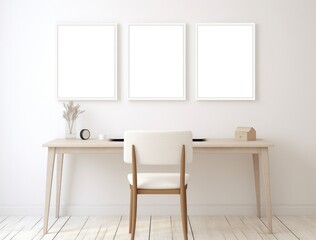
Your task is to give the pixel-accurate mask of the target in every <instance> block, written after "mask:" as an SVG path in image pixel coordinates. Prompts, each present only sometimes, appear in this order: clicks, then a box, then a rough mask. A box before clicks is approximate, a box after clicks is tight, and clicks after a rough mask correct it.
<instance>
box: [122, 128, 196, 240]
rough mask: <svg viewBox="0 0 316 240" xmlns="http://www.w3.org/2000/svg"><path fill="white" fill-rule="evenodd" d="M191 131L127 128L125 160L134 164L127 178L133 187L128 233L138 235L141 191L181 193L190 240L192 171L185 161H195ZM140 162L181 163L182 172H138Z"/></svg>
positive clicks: (147, 163) (182, 214) (185, 237)
mask: <svg viewBox="0 0 316 240" xmlns="http://www.w3.org/2000/svg"><path fill="white" fill-rule="evenodd" d="M192 152H193V151H192V133H191V132H190V131H182V132H176V131H173V132H170V131H169V132H167V131H154V132H153V131H127V132H125V134H124V161H125V162H126V163H130V164H132V173H131V174H128V176H127V178H128V181H129V184H130V189H131V199H130V222H129V232H130V233H131V239H132V240H134V238H135V229H136V215H137V196H138V194H179V195H180V203H181V217H182V228H183V237H184V239H187V238H188V237H187V232H188V226H187V199H186V189H187V183H188V180H189V174H187V173H185V164H186V163H190V162H192V160H193V157H192V155H193V154H192ZM137 165H180V171H179V173H138V172H137Z"/></svg>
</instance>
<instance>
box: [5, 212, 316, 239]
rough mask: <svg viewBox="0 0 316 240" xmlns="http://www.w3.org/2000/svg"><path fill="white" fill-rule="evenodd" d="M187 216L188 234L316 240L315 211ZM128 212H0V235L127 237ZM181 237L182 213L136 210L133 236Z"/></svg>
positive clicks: (237, 237)
mask: <svg viewBox="0 0 316 240" xmlns="http://www.w3.org/2000/svg"><path fill="white" fill-rule="evenodd" d="M272 222H273V234H269V233H268V228H267V219H266V217H263V218H257V217H255V216H189V217H188V239H189V240H209V239H212V240H316V216H274V217H273V221H272ZM128 228H129V217H128V216H90V217H87V216H63V217H60V218H58V219H56V218H50V219H49V223H48V233H47V234H45V235H43V218H42V217H34V216H0V240H9V239H10V240H53V239H54V240H91V239H95V240H128V239H130V234H129V232H128ZM145 239H146V240H181V239H183V233H182V221H181V217H180V216H138V217H137V224H136V233H135V240H145Z"/></svg>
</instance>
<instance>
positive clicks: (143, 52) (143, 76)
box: [128, 23, 186, 100]
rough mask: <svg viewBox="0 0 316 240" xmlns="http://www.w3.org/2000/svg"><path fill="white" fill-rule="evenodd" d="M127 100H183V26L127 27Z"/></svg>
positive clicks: (168, 24) (184, 28) (138, 25)
mask: <svg viewBox="0 0 316 240" xmlns="http://www.w3.org/2000/svg"><path fill="white" fill-rule="evenodd" d="M128 99H129V100H185V99H186V25H185V24H184V23H167V24H161V23H150V24H142V23H141V24H139V23H138V24H129V25H128Z"/></svg>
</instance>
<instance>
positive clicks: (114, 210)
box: [0, 205, 316, 215]
mask: <svg viewBox="0 0 316 240" xmlns="http://www.w3.org/2000/svg"><path fill="white" fill-rule="evenodd" d="M272 209H273V214H274V215H316V205H275V206H273V207H272ZM43 211H44V210H43V207H42V206H10V207H8V206H0V215H43ZM50 213H51V214H54V213H55V208H54V207H52V208H51V210H50ZM128 214H129V206H128V205H106V206H96V205H92V206H86V205H70V206H62V207H61V215H128ZM138 214H140V215H178V214H180V206H178V205H163V206H158V205H139V206H138ZM188 214H189V215H256V207H255V205H188ZM262 214H263V215H265V208H264V207H263V208H262Z"/></svg>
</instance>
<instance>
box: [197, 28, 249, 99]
mask: <svg viewBox="0 0 316 240" xmlns="http://www.w3.org/2000/svg"><path fill="white" fill-rule="evenodd" d="M196 31H197V38H196V41H197V45H196V46H197V65H196V71H197V72H196V76H197V86H196V90H197V99H198V100H254V99H255V25H254V24H252V23H250V24H198V25H197V30H196Z"/></svg>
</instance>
